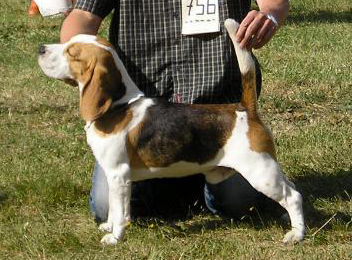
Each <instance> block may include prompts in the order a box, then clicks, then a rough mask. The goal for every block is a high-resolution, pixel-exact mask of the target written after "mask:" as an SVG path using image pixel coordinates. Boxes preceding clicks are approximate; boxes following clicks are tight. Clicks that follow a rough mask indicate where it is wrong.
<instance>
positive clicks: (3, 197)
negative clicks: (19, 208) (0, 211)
mask: <svg viewBox="0 0 352 260" xmlns="http://www.w3.org/2000/svg"><path fill="white" fill-rule="evenodd" d="M6 200H7V195H6V193H4V192H2V191H0V207H1V205H2V204H3V203H4V202H5V201H6Z"/></svg>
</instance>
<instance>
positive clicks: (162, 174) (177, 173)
mask: <svg viewBox="0 0 352 260" xmlns="http://www.w3.org/2000/svg"><path fill="white" fill-rule="evenodd" d="M215 167H216V165H214V164H211V163H208V164H203V165H200V164H198V163H190V162H184V161H182V162H177V163H174V164H171V165H169V166H168V167H150V168H140V169H133V170H132V174H131V175H132V180H133V181H141V180H145V179H152V178H178V177H185V176H189V175H193V174H197V173H205V172H208V171H211V170H212V169H214V168H215Z"/></svg>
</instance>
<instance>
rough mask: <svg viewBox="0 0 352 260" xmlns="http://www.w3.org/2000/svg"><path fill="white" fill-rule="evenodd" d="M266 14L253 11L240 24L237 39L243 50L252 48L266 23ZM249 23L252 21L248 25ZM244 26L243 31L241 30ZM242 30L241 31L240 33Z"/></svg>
mask: <svg viewBox="0 0 352 260" xmlns="http://www.w3.org/2000/svg"><path fill="white" fill-rule="evenodd" d="M266 19H267V18H266V16H265V14H263V13H261V12H258V11H251V12H250V13H248V15H247V16H246V18H245V19H244V20H243V21H242V23H241V24H240V28H239V31H237V34H236V38H237V41H238V42H239V45H240V47H241V48H245V47H247V48H250V44H251V43H252V42H253V41H254V40H255V37H256V35H257V33H258V32H259V31H260V29H261V28H262V26H263V24H264V23H265V21H266ZM248 21H251V22H250V23H248ZM241 26H242V29H241ZM240 29H241V31H240Z"/></svg>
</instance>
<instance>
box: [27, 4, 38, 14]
mask: <svg viewBox="0 0 352 260" xmlns="http://www.w3.org/2000/svg"><path fill="white" fill-rule="evenodd" d="M38 14H39V8H38V6H37V4H36V3H35V2H34V1H33V0H31V4H30V6H29V8H28V15H29V16H35V15H38Z"/></svg>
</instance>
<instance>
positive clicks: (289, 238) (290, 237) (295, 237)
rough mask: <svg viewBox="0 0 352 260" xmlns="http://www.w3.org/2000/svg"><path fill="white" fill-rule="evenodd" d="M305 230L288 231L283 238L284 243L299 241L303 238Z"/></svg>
mask: <svg viewBox="0 0 352 260" xmlns="http://www.w3.org/2000/svg"><path fill="white" fill-rule="evenodd" d="M303 236H304V232H298V231H295V230H291V231H290V232H288V233H286V235H285V237H284V239H283V240H282V242H283V243H285V244H287V243H297V242H300V241H302V240H303Z"/></svg>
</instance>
